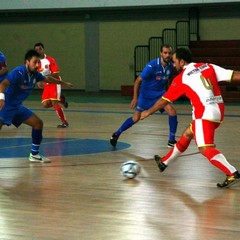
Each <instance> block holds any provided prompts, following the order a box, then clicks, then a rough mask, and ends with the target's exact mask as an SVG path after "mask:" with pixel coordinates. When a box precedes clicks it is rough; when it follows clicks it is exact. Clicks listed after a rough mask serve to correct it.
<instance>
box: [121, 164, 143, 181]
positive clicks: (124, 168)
mask: <svg viewBox="0 0 240 240" xmlns="http://www.w3.org/2000/svg"><path fill="white" fill-rule="evenodd" d="M140 171H141V166H140V164H139V163H137V162H135V161H128V162H125V163H123V164H122V165H121V166H120V172H121V174H122V175H123V176H124V177H125V178H135V177H136V176H137V175H138V174H139V173H140Z"/></svg>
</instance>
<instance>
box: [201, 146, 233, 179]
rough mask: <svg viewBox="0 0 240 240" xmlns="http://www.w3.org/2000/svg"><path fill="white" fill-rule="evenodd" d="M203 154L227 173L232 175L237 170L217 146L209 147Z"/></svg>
mask: <svg viewBox="0 0 240 240" xmlns="http://www.w3.org/2000/svg"><path fill="white" fill-rule="evenodd" d="M203 155H204V156H205V157H206V158H207V159H208V160H209V161H210V163H211V164H212V165H214V166H215V167H217V168H218V169H219V170H221V171H222V172H224V173H225V174H226V175H229V176H232V175H233V173H234V172H236V171H237V169H236V168H235V167H233V166H232V165H231V164H230V163H229V162H228V161H227V159H226V158H225V156H224V155H223V154H222V153H221V152H220V151H219V150H217V149H216V148H214V147H208V148H206V150H205V151H204V153H203Z"/></svg>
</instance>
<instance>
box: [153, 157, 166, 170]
mask: <svg viewBox="0 0 240 240" xmlns="http://www.w3.org/2000/svg"><path fill="white" fill-rule="evenodd" d="M154 160H155V162H156V163H157V165H158V168H159V170H160V171H161V172H163V171H164V170H165V169H166V167H167V165H166V164H165V163H163V162H162V158H161V157H160V156H159V155H155V156H154Z"/></svg>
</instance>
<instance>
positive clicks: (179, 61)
mask: <svg viewBox="0 0 240 240" xmlns="http://www.w3.org/2000/svg"><path fill="white" fill-rule="evenodd" d="M191 62H192V54H191V52H190V50H189V49H187V48H178V49H177V50H176V51H175V52H174V53H173V65H174V67H175V68H176V70H177V71H181V70H182V69H183V67H184V66H185V65H188V64H189V63H191Z"/></svg>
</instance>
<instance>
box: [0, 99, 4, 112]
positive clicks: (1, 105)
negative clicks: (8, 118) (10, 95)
mask: <svg viewBox="0 0 240 240" xmlns="http://www.w3.org/2000/svg"><path fill="white" fill-rule="evenodd" d="M4 105H5V100H3V99H1V100H0V110H2V109H3V107H4Z"/></svg>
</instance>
